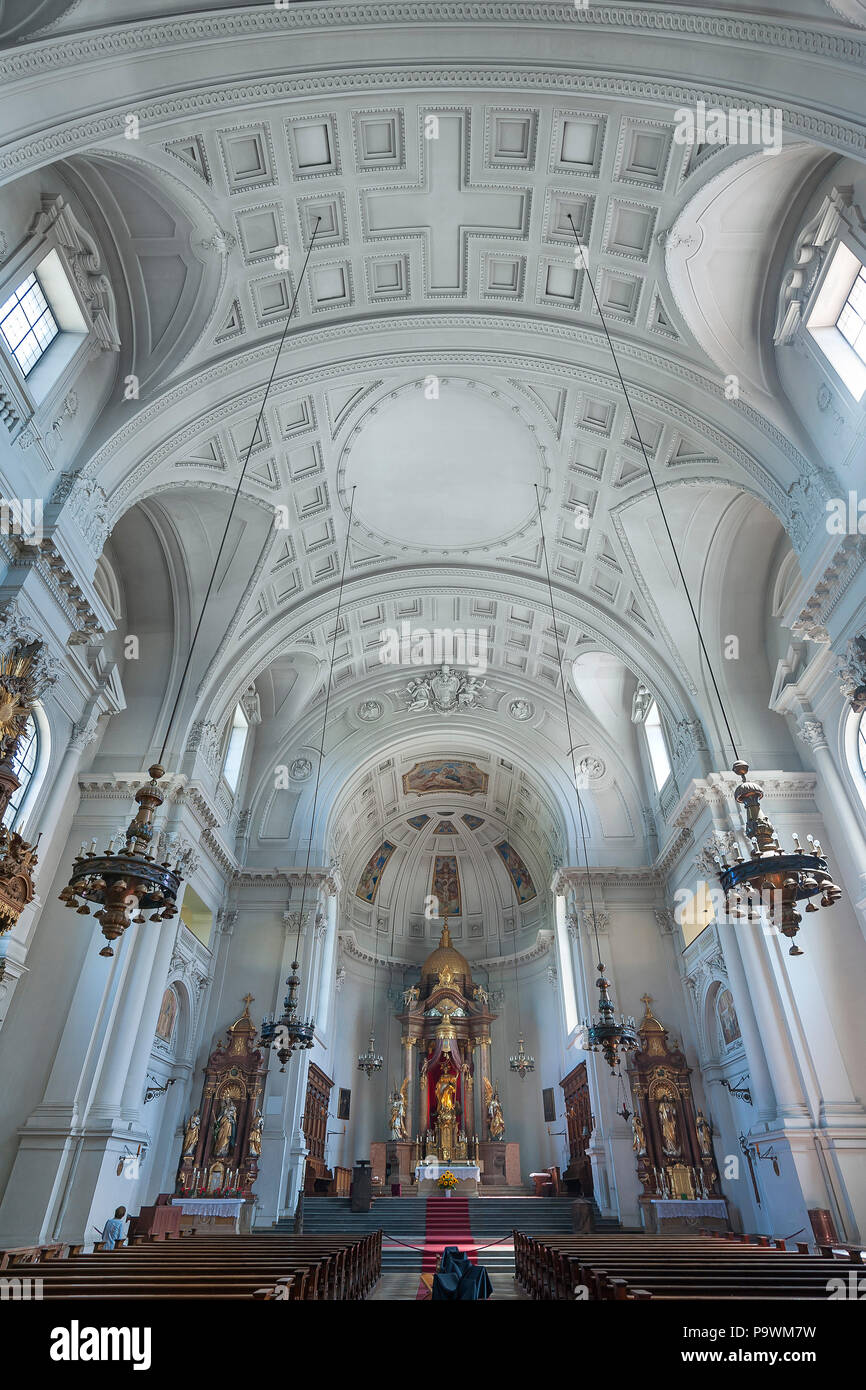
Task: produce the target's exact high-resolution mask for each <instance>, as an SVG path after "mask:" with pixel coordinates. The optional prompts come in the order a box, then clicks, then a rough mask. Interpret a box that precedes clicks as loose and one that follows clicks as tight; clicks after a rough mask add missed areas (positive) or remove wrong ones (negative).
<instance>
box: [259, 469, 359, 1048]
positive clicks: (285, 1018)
mask: <svg viewBox="0 0 866 1390" xmlns="http://www.w3.org/2000/svg"><path fill="white" fill-rule="evenodd" d="M354 507H355V489H354V487H353V488H352V495H351V498H350V501H349V520H348V525H347V527H346V544H345V547H344V549H343V564H342V568H341V570H340V587H339V590H338V593H337V612H336V616H335V618H334V638H333V641H332V643H331V660H330V662H329V665H328V681H327V685H326V686H325V709H324V713H323V715H322V737H321V739H320V741H319V758H318V766H317V768H316V781H315V784H314V787H313V806H312V811H311V813H310V834H309V838H308V840H307V857H306V860H305V862H304V876H303V879H302V883H301V905H300V908H299V910H298V930H297V935H296V936H295V953H294V954H295V958H294V960H293V961H292V973H291V974H290V975H289V977H288V979H287V980H286V984H287V985H288V987H289V992H288V994H287V995H286V997H285V999H284V1000H283V1013H282V1016H281V1018H280V1020H279V1023H277V1021H276V1020H275V1019H272V1018H266V1019H265V1020H264V1021H263V1023H262V1027H261V1041H262V1045H263V1046H265V1047H271V1046H273V1047H274V1049H275V1051H276V1053H277V1056H278V1057H279V1059H280V1064H281V1066H280V1069H281V1071H285V1069H286V1062H287V1061H288V1060H289V1058H290V1057H291V1055H292V1053H293V1052H294V1051H295V1049H296V1048H298V1049H305V1048H309V1047H312V1046H313V1043H314V1041H315V1026H316V1025H315V1019H313V1018H312V1017H311V1018H309V1019H307V1020H305V1021H302V1020H301V1019H300V1018H299V1017H298V991H299V989H300V984H301V980H300V976H299V975H298V969H299V967H300V952H301V932H302V930H303V926H304V907H305V905H306V901H307V883H308V882H309V874H310V855H311V854H312V852H313V833H314V831H315V827H316V808H317V806H318V801H319V783H320V781H321V777H322V763H323V762H324V760H325V732H326V730H327V727H328V708H329V705H330V702H331V685H332V682H333V678H334V658H335V655H336V648H337V632H338V630H339V627H340V611H341V609H342V606H343V587H344V585H345V582H346V562H347V560H348V555H349V537H350V536H351V534H352V513H353V511H354ZM278 1029H279V1030H280V1032H281V1034H282V1038H281V1040H280V1041H277V1031H278Z"/></svg>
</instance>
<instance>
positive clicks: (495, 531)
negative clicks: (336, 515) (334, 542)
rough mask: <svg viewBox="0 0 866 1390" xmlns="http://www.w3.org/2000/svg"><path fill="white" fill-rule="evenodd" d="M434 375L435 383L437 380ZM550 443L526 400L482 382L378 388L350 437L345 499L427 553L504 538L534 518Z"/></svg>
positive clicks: (406, 546) (375, 527) (480, 546)
mask: <svg viewBox="0 0 866 1390" xmlns="http://www.w3.org/2000/svg"><path fill="white" fill-rule="evenodd" d="M431 382H432V383H434V384H433V385H431ZM546 477H547V465H546V462H545V450H544V446H543V445H542V444H541V443H540V442H539V440H538V438H537V435H536V430H535V426H534V425H533V424H531V423H530V422H529V420H528V419H527V418H526V416H524V414H523V411H522V409H521V408H520V406H518V405H517V404H515V402H514V401H512V400H511V398H510V397H508V396H505V395H503V394H502V392H500V391H496V390H494V389H493V388H491V387H489V386H486V385H484V384H483V383H481V382H476V381H470V380H464V379H462V378H461V379H454V378H453V377H449V378H444V377H443V378H437V377H433V378H431V377H427V378H424V379H421V380H418V381H413V382H410V383H408V384H407V385H405V386H402V387H400V388H398V389H397V390H394V391H391V392H389V393H388V394H387V395H386V396H384V397H379V399H378V401H377V402H376V404H374V405H373V406H371V407H370V409H369V410H368V411H367V412H366V414H365V415H364V416H363V417H362V418H361V419H360V420H359V421H358V423H357V425H356V426H355V428H354V430H353V431H352V433H351V435H350V436H349V438H348V440H347V441H346V445H345V448H344V450H343V454H342V458H341V461H340V468H339V474H338V484H339V490H340V498H341V501H342V503H343V506H344V509H345V510H348V496H347V495H348V493H349V491H350V490H351V488H352V487H353V486H355V485H356V486H357V492H356V494H355V509H354V510H355V517H356V520H357V525H358V529H359V530H360V531H361V533H363V532H364V531H366V533H367V535H368V536H369V537H370V538H371V539H376V540H379V541H382V542H384V543H385V544H387V545H389V546H397V547H398V548H400V549H402V550H412V551H416V552H419V553H421V554H423V553H425V552H428V553H434V552H435V553H436V554H437V555H443V554H444V555H461V554H465V553H468V552H470V551H477V550H484V549H487V548H490V547H492V546H500V545H502V544H503V543H504V542H506V541H509V540H511V539H513V538H514V537H516V536H518V535H520V534H521V533H522V532H523V531H524V530H526V528H528V527H529V526H530V525H532V524H533V523H534V520H535V510H536V509H535V491H534V489H533V484H534V483H538V484H539V486H540V487H544V485H545V482H546Z"/></svg>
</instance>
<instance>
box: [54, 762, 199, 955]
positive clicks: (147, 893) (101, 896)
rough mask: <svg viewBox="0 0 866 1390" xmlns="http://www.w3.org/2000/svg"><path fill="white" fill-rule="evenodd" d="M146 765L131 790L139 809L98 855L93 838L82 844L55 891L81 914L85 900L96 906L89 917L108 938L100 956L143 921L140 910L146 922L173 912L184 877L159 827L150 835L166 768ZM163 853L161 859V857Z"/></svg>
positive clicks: (166, 917) (163, 918) (161, 798)
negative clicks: (143, 778) (146, 777)
mask: <svg viewBox="0 0 866 1390" xmlns="http://www.w3.org/2000/svg"><path fill="white" fill-rule="evenodd" d="M148 770H149V772H150V781H149V782H146V783H145V785H144V786H143V787H140V788H139V790H138V791H137V792H136V794H135V800H136V801H137V802H138V811H137V813H136V816H135V818H134V820H132V821H131V822H130V825H129V829H128V830H127V832H126V835H125V837H121V836H117V835H113V836H112V837H111V840H110V841H109V843H108V845H107V847H106V848H105V849H104V850H103V852H102V854H97V852H96V841H95V840H91V842H90V848H89V849H85V847H84V845H83V844H82V846H81V849H80V851H79V853H78V854H77V855H76V857H75V861H74V863H73V865H72V873H71V874H70V877H69V882H68V883H67V885H66V887H65V888H64V889H63V892H62V893H61V894H60V901H61V902H62V903H65V904H66V906H67V907H68V908H71V909H72V911H74V912H75V911H77V912H78V913H79V914H82V915H84V914H87V913H89V912H90V908H89V907H88V906H87V904H88V903H96V904H97V905H98V907H99V911H98V912H96V913H94V916H95V918H96V920H97V922H99V923H100V925H101V927H102V935H103V936H104V937H105V939H106V943H107V944H106V945H105V946H103V948H102V950H101V951H100V952H99V954H100V955H101V956H113V955H114V950H113V947H112V945H111V943H112V941H116V940H117V939H118V937H120V936H122V935H123V933H124V932H125V931H126V928H127V927H128V926H129V924H130V922H143V921H144V920H145V917H144V911H145V910H147V911H148V912H150V914H151V916H150V920H151V922H165V921H168V920H169V919H170V918H171V917H176V916H177V906H176V899H177V894H178V890H179V888H180V885H181V883H182V881H183V880H182V877H181V858H180V856H178V857H177V858H176V859H175V862H174V863H172V857H173V854H174V853H175V852H176V851H175V849H174V845H173V842H172V841H171V840H170V839H169V837H168V836H163V833H162V832H161V831H160V832H159V833H158V834H156V837H155V838H154V824H153V818H154V816H155V814H156V812H157V810H158V809H159V807H160V806H161V805H162V803H163V801H164V800H165V796H164V794H163V791H162V788H161V787H160V786H159V780H160V778H161V777H163V776H164V775H165V773H164V769H163V768H162V767H160V765H159V763H154V765H153V767H151V768H149V769H148ZM118 839H120V844H119V845H118V846H117V848H116V849H115V841H116V840H118ZM163 853H164V854H165V858H164V859H161V858H160V855H162V854H163Z"/></svg>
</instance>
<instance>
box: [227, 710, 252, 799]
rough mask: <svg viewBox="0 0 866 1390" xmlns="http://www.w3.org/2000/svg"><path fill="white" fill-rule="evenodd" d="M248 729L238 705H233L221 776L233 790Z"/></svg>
mask: <svg viewBox="0 0 866 1390" xmlns="http://www.w3.org/2000/svg"><path fill="white" fill-rule="evenodd" d="M249 731H250V725H249V720H248V719H247V717H246V715H245V714H244V712H243V710H242V709H241V707H240V705H235V712H234V714H233V716H232V723H231V729H230V730H229V737H228V742H227V744H226V755H225V759H224V761H223V777H224V778H225V780H226V782H227V783H228V785H229V788H230V789H231V791H233V792H234V791H237V789H238V782H239V781H240V775H241V765H242V763H243V760H244V748H245V747H246V742H247V734H248V733H249Z"/></svg>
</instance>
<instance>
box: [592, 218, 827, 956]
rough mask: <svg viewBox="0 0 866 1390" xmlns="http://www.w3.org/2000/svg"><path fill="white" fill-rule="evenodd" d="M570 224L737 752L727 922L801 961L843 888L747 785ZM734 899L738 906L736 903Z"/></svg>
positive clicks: (725, 885) (817, 852)
mask: <svg viewBox="0 0 866 1390" xmlns="http://www.w3.org/2000/svg"><path fill="white" fill-rule="evenodd" d="M568 220H569V222H570V223H571V230H572V234H573V236H574V240H575V243H576V245H577V248H578V250H579V252H580V257H581V262H582V268H583V272H584V274H585V276H586V279H587V283H588V284H589V287H590V290H591V291H592V297H593V301H594V303H595V308H596V311H597V313H598V315H599V318H600V320H601V326H602V328H603V329H604V334H605V337H606V339H607V345H608V347H609V349H610V355H611V357H612V359H613V365H614V368H615V370H616V374H617V377H618V378H619V384H620V388H621V390H622V394H623V398H624V400H625V403H626V406H627V407H628V411H629V415H630V416H631V422H632V427H633V429H634V433H635V438H636V439H637V441H638V443H639V444H640V448H641V452H642V454H643V459H644V463H645V464H646V469H647V475H648V477H649V480H650V483H651V484H652V488H653V492H654V493H655V498H656V502H657V503H658V508H659V513H660V515H661V519H662V523H663V525H664V529H665V531H666V532H667V537H668V540H669V542H670V546H671V551H672V552H673V557H674V563H675V564H676V567H677V572H678V574H679V577H680V582H681V583H682V586H683V593H684V594H685V597H686V600H687V602H688V606H689V611H690V613H691V616H692V621H693V623H694V626H695V632H696V633H697V638H698V644H699V646H700V649H701V652H702V654H703V657H704V660H705V661H706V664H707V671H708V673H709V677H710V681H711V682H712V686H713V690H714V691H715V695H716V700H717V701H718V705H719V709H720V711H721V716H722V720H723V722H724V725H725V729H726V732H727V735H728V740H729V742H730V745H731V747H732V748H733V750H734V764H733V767H732V771H733V772H734V773H736V775H737V776H738V777H739V778H740V785H739V786H737V787H736V788H735V790H734V800H735V801H736V802H737V804H738V805H739V806H741V807H742V808H743V809H744V810H745V814H746V825H745V833H746V836H747V837H748V839H749V840H750V841H751V845H752V850H753V853H752V855H751V857H750V858H749V859H743V857H742V855H741V853H740V850H739V848H738V847H737V846H736V845H735V846H734V848H733V849H732V851H731V853H732V856H733V858H734V863H733V864H730V863H728V861H727V858H726V857H725V856H724V855H722V856H719V857H717V860H716V862H717V864H718V867H719V882H720V883H721V886H722V889H723V891H724V893H725V905H726V910H727V914H728V918H729V920H734V921H737V920H745V921H748V922H753V921H755V920H757V919H758V918H759V917H760V912H759V910H758V909H759V908H763V907H766V909H767V912H768V916H769V918H770V921H771V922H772V924H773V925H774V926H776V927H778V929H779V930H780V931H781V933H782V935H783V936H787V937H788V938H789V940H790V941H791V946H790V949H789V951H788V954H789V955H791V956H802V955H803V954H804V952H803V951H801V950H800V948H799V946H797V944H796V942H795V941H794V940H793V938H794V937H795V936H796V935H797V932H798V931H799V930H800V922H801V921H802V917H801V914H800V913H799V912H798V911H797V907H796V905H797V903H798V902H802V901H803V900H804V899H807V900H808V901H807V902H806V909H805V910H806V911H807V912H817V911H818V908H817V907H816V906H815V904H814V902H813V901H812V899H813V898H814V897H816V896H817V895H818V894H819V893H820V895H821V896H820V900H819V901H820V905H821V907H833V906H834V904H835V903H837V902H838V901H839V899H840V898H841V897H842V889H841V888H840V887H839V886H838V884H836V883H834V882H833V880H832V878H831V877H830V874H829V872H828V868H827V860H826V859H825V858H824V856H823V854H822V852H821V845H820V843H819V842H818V841H817V840H814V839H813V838H812V836H811V835H807V837H806V840H807V843H808V844H810V845H811V846H812V849H811V852H810V853H808V854H807V853H804V852H803V850H802V848H801V846H800V840H799V836H798V835H796V834H795V835H793V836H792V838H793V841H794V853H793V854H786V853H785V851H784V850H783V849H782V846H781V845H780V843H779V839H778V836H777V834H776V831H775V829H774V828H773V825H772V822H771V821H770V820H768V818H767V817H766V816H765V815H764V814H763V812H762V811H761V809H760V802H761V799H762V797H763V795H764V793H763V790H762V788H761V787H759V786H758V784H757V782H747V781H746V774H747V773H748V771H749V765H748V763H746V762H744V761H743V760H742V759H741V758H740V756H739V754H738V752H737V744H736V741H735V739H734V735H733V733H732V731H731V725H730V721H729V720H728V716H727V711H726V709H725V704H724V701H723V699H722V695H721V691H720V690H719V686H718V682H717V680H716V676H715V672H714V670H713V664H712V662H711V661H710V654H709V652H708V651H707V647H706V643H705V641H704V636H703V633H702V632H701V625H700V623H699V621H698V615H697V612H696V611H695V606H694V603H693V602H692V597H691V594H690V592H689V586H688V584H687V583H686V577H685V574H684V573H683V567H682V565H681V564H680V557H679V554H678V551H677V547H676V545H675V543H674V538H673V534H672V532H671V528H670V525H669V523H668V518H667V513H666V512H665V509H664V505H663V503H662V499H661V494H660V492H659V489H658V484H657V483H656V479H655V474H654V473H653V469H652V465H651V463H650V460H649V455H648V454H647V451H646V446H645V445H644V442H643V437H642V435H641V432H640V428H639V426H638V422H637V418H636V416H635V413H634V409H633V407H632V403H631V397H630V396H629V393H628V388H627V387H626V384H625V380H624V378H623V375H622V372H621V370H620V366H619V360H618V358H617V355H616V350H615V348H614V346H613V340H612V339H611V336H610V333H609V332H608V327H607V321H606V319H605V316H604V313H603V311H602V307H601V304H600V302H599V298H598V294H597V292H596V288H595V282H594V280H593V277H592V275H591V273H590V269H589V264H588V262H587V258H586V251H585V249H584V246H583V243H582V241H581V240H580V237H579V236H578V233H577V228H576V227H575V225H574V219H573V218H572V216H571V214H570V213H569V214H568ZM732 898H733V906H732V903H731V899H732ZM743 898H745V907H744V906H743ZM600 968H603V967H600Z"/></svg>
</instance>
